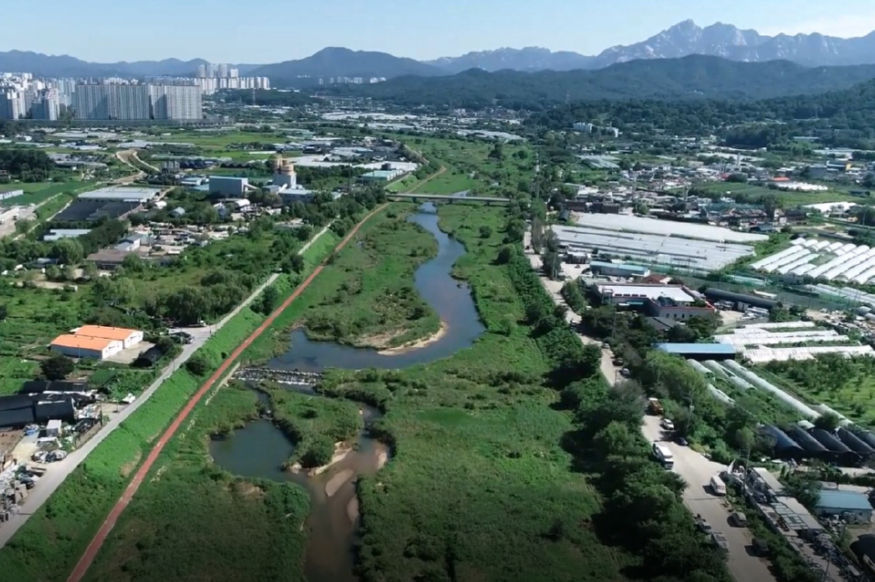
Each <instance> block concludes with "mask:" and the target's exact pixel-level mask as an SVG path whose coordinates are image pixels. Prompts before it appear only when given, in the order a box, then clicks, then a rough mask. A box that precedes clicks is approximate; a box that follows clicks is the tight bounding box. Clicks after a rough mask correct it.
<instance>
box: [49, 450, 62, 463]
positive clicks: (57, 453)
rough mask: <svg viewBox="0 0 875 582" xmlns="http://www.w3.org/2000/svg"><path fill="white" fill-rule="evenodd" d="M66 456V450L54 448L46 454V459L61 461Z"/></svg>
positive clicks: (51, 461)
mask: <svg viewBox="0 0 875 582" xmlns="http://www.w3.org/2000/svg"><path fill="white" fill-rule="evenodd" d="M66 458H67V451H65V450H63V449H55V450H54V451H50V452H49V453H48V454H47V455H46V461H48V462H49V463H54V462H55V461H63V460H64V459H66Z"/></svg>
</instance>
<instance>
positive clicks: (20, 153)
mask: <svg viewBox="0 0 875 582" xmlns="http://www.w3.org/2000/svg"><path fill="white" fill-rule="evenodd" d="M54 167H55V164H54V163H52V160H51V159H50V158H49V156H48V155H46V153H45V152H44V151H41V150H38V149H36V148H7V147H0V172H4V171H5V172H8V173H9V177H11V178H13V179H15V180H22V181H24V182H40V181H42V180H45V179H47V178H48V177H49V173H50V172H51V171H52V169H53V168H54Z"/></svg>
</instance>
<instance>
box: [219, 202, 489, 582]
mask: <svg viewBox="0 0 875 582" xmlns="http://www.w3.org/2000/svg"><path fill="white" fill-rule="evenodd" d="M408 220H410V221H411V222H415V223H416V224H418V225H420V226H421V227H423V228H425V229H426V230H427V231H429V232H430V233H431V234H432V235H434V237H435V238H436V239H437V242H438V254H437V256H435V257H434V258H433V259H430V260H429V261H426V262H425V263H423V264H422V265H420V266H419V268H418V269H417V270H416V272H415V274H414V279H415V281H414V283H415V286H416V289H417V290H418V291H419V293H420V294H421V295H422V297H423V299H425V301H427V302H428V303H429V305H431V306H432V308H433V309H434V310H435V311H436V312H437V314H438V315H439V317H440V319H441V321H442V322H443V324H444V326H446V331H445V333H444V335H443V336H442V337H441V338H440V339H438V340H436V341H434V342H431V343H429V344H427V345H425V346H423V347H421V348H414V349H410V350H407V351H404V352H400V353H397V354H391V355H389V354H381V353H379V352H378V351H377V350H373V349H362V348H353V347H350V346H344V345H340V344H336V343H333V342H317V341H311V340H310V339H308V338H307V335H306V333H305V332H304V330H301V329H296V330H294V331H292V333H291V347H290V349H289V351H288V352H286V353H285V354H283V355H281V356H278V357H277V358H274V359H273V360H272V361H271V362H269V363H268V366H269V367H271V368H287V369H299V370H307V371H318V370H321V369H323V368H342V369H347V370H355V369H363V368H382V369H395V368H406V367H408V366H413V365H416V364H424V363H428V362H433V361H435V360H439V359H441V358H446V357H449V356H451V355H453V354H454V353H456V352H457V351H459V350H461V349H463V348H467V347H469V346H470V345H471V344H473V343H474V342H475V341H476V340H477V338H478V337H480V334H482V333H483V331H484V327H483V324H482V323H481V322H480V317H479V315H478V313H477V308H476V306H475V304H474V300H473V298H472V296H471V293H470V290H469V289H468V286H467V284H466V283H464V282H459V281H457V280H455V279H453V277H452V269H453V265H454V264H455V262H456V261H457V260H458V259H459V257H461V256H462V255H464V254H465V248H464V246H463V245H462V244H461V243H459V242H458V241H457V240H455V239H453V238H451V237H450V236H448V235H447V234H445V233H444V232H442V231H441V230H440V228H438V216H437V212H436V209H435V207H434V206H433V205H432V204H430V203H429V204H424V205H422V206H421V207H420V209H419V211H418V212H416V213H414V214H412V215H411V216H410V217H409V218H408ZM290 389H297V390H299V391H303V392H306V393H309V394H315V393H314V392H313V391H312V390H310V389H306V388H290ZM259 394H260V398H261V401H262V404H267V405H268V406H269V402H266V401H265V398H266V397H265V396H264V395H263V394H262V393H259ZM359 406H360V410H361V413H362V416H363V420H364V427H365V428H364V430H363V431H362V432H361V433H360V434H359V436H358V437H357V440H356V443H355V447H354V448H353V450H352V451H350V452H349V453H348V454H347V455H346V457H344V459H343V460H341V461H339V462H338V463H335V464H334V465H332V466H331V467H330V468H329V469H328V470H326V471H325V472H323V473H321V474H319V475H315V476H308V475H307V474H304V473H293V472H289V471H285V470H283V468H282V465H283V463H284V462H285V461H286V460H287V459H288V458H289V457H290V456H291V455H292V453H293V452H294V447H295V445H294V443H292V442H291V441H290V440H289V439H288V438H287V437H286V436H285V434H283V433H282V431H280V430H279V429H278V428H276V426H275V425H274V424H273V423H272V422H271V421H270V420H267V419H261V420H257V421H254V422H252V423H250V424H248V425H247V426H246V427H244V428H243V429H241V430H238V431H236V432H234V433H233V434H232V435H230V436H229V437H227V438H224V439H221V440H214V441H212V442H211V443H210V453H211V454H212V457H213V459H214V460H215V462H216V463H217V464H218V465H219V466H221V467H223V468H224V469H226V470H228V471H230V472H231V473H234V474H236V475H241V476H243V477H257V478H262V479H271V480H274V481H279V482H294V483H298V484H299V485H301V486H302V487H304V488H305V489H307V491H308V492H309V494H310V501H311V508H310V515H309V516H308V518H307V528H308V534H309V535H308V542H307V550H306V560H305V566H304V573H305V575H306V577H307V579H308V580H309V581H310V582H332V581H338V582H346V581H350V582H351V581H354V580H356V579H357V578H356V576H355V575H354V573H353V566H354V560H355V556H354V554H353V545H354V541H355V532H356V526H357V523H358V498H357V496H356V492H355V480H356V479H357V478H358V477H360V476H367V475H373V474H375V473H376V472H377V471H378V470H379V468H380V467H381V465H382V462H384V461H385V459H386V457H387V456H388V453H389V451H388V448H387V447H386V445H384V444H383V443H381V442H379V441H376V440H375V439H373V438H372V437H371V436H370V434H369V430H368V428H369V426H370V425H371V423H372V422H373V421H374V420H376V419H377V418H379V414H380V413H379V411H378V410H376V409H375V408H373V407H370V406H367V405H364V404H360V405H359Z"/></svg>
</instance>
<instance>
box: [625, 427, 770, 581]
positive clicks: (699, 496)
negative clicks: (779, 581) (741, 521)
mask: <svg viewBox="0 0 875 582" xmlns="http://www.w3.org/2000/svg"><path fill="white" fill-rule="evenodd" d="M660 420H661V419H660V418H659V417H658V416H650V415H646V416H645V417H644V425H643V426H642V428H641V430H642V432H643V433H644V437H645V438H646V439H647V440H648V442H653V441H662V442H664V443H665V444H667V445H668V448H669V449H671V452H672V453H673V454H674V472H675V473H677V474H678V475H680V476H681V477H682V478H683V480H684V481H686V483H687V488H686V489H685V490H684V493H683V499H684V505H686V506H687V509H689V510H690V511H691V512H693V514H699V515H701V516H702V517H704V518H705V519H706V520H708V523H710V524H711V527H713V528H714V531H719V532H721V533H723V534H724V535H725V536H726V540H727V542H729V555H728V557H727V565H728V567H729V572H730V574H732V577H733V578H734V579H735V580H736V581H737V582H748V581H750V580H756V581H757V582H767V581H770V580H775V577H774V576H773V575H772V573H771V572H770V571H769V567H768V565H769V564H768V562H767V561H766V560H763V559H762V558H758V557H756V556H752V555H751V554H750V553H749V552H748V548H749V546H750V545H751V543H753V536H752V535H751V533H750V530H749V529H747V528H744V527H734V526H731V525H729V515H730V514H731V513H732V510H731V509H730V507H729V505H728V504H726V503H725V502H724V498H722V497H716V496H714V495H711V493H709V492H708V491H707V490H706V489H705V485H706V484H707V483H708V481H709V480H710V479H711V477H712V476H713V475H714V474H716V473H719V472H720V471H722V470H724V469H725V468H726V466H725V465H721V464H719V463H714V462H712V461H709V460H708V459H706V458H705V457H704V456H703V455H701V454H699V453H697V452H696V451H694V450H693V449H691V448H689V447H682V446H680V445H678V444H675V443H673V442H670V441H667V440H665V439H664V436H663V432H662V429H661V428H660V426H659V422H660Z"/></svg>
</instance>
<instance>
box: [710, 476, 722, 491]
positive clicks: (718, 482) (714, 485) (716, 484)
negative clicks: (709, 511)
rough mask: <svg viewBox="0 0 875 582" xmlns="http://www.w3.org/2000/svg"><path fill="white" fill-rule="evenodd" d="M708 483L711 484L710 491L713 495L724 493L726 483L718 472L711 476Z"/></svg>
mask: <svg viewBox="0 0 875 582" xmlns="http://www.w3.org/2000/svg"><path fill="white" fill-rule="evenodd" d="M709 485H710V486H711V493H713V494H714V495H726V483H724V482H723V479H721V478H720V475H719V474H715V475H714V476H712V477H711V481H710V482H709Z"/></svg>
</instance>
